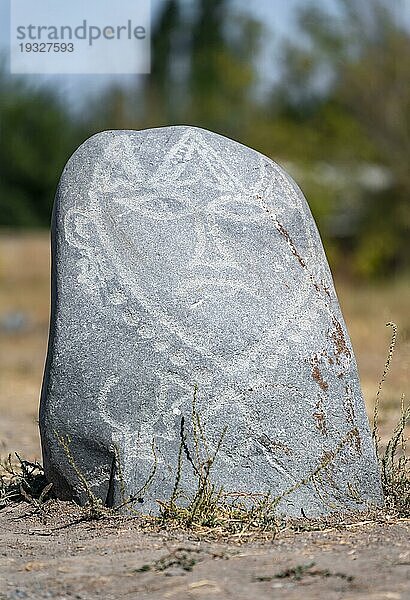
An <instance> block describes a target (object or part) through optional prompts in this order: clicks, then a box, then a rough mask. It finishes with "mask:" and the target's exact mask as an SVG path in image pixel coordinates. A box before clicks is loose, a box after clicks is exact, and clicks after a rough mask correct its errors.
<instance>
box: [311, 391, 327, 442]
mask: <svg viewBox="0 0 410 600" xmlns="http://www.w3.org/2000/svg"><path fill="white" fill-rule="evenodd" d="M315 408H316V410H315V412H314V413H313V418H314V419H315V424H316V427H317V428H318V430H319V431H320V433H321V434H322V435H327V425H326V415H325V412H324V410H323V401H322V399H321V398H319V400H318V402H317V404H316V406H315Z"/></svg>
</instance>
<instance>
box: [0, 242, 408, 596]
mask: <svg viewBox="0 0 410 600" xmlns="http://www.w3.org/2000/svg"><path fill="white" fill-rule="evenodd" d="M336 287H337V291H338V294H339V297H340V301H341V305H342V309H343V312H344V315H345V319H346V322H347V325H348V328H349V331H350V334H351V338H352V342H353V346H354V348H355V352H356V355H357V359H358V363H359V370H360V374H361V381H362V388H363V392H364V395H365V399H366V405H367V409H368V411H369V414H370V413H371V411H372V408H373V402H374V397H375V393H376V390H377V384H378V380H379V377H380V374H381V372H382V370H383V365H384V361H385V355H386V351H387V348H388V345H389V341H390V331H389V330H388V329H387V328H386V327H385V323H386V322H387V321H395V322H396V323H397V324H398V325H399V337H398V343H397V348H396V354H395V358H394V362H393V365H392V369H391V371H390V373H389V376H388V379H387V382H386V385H385V387H384V392H383V398H384V400H383V411H382V415H381V429H382V435H383V438H384V439H387V438H388V436H389V434H390V432H391V428H392V426H393V425H394V422H395V420H396V419H397V416H398V412H397V411H398V406H399V401H400V395H401V393H402V392H406V391H407V390H408V381H409V376H408V371H409V369H408V365H409V357H410V314H409V311H408V307H409V305H410V284H409V282H408V281H403V280H401V281H398V282H394V283H389V284H388V285H385V286H378V287H369V286H366V287H361V286H358V285H352V284H350V285H348V284H346V283H344V282H339V281H337V280H336ZM0 292H1V294H0V415H1V417H0V454H1V455H2V456H5V455H7V454H8V453H9V452H13V451H16V450H17V451H18V452H19V454H21V455H22V456H24V457H25V458H27V459H30V460H33V459H35V458H39V457H40V446H39V437H38V427H37V412H38V397H39V391H40V386H41V377H42V369H43V364H44V357H45V351H46V344H47V328H48V311H49V243H48V236H47V235H43V234H39V235H24V236H14V235H13V236H11V235H9V236H7V235H2V236H0ZM46 510H47V515H46V516H44V515H43V516H41V515H36V514H33V512H34V511H33V508H32V507H30V506H29V505H28V504H21V505H16V506H12V507H9V508H6V509H4V510H2V511H0V600H5V599H7V600H17V599H20V598H22V599H24V598H32V599H37V598H38V599H42V598H58V599H61V600H62V599H66V598H67V599H68V598H78V599H83V600H86V599H88V598H90V599H91V598H92V599H94V598H102V599H104V600H105V599H106V600H110V599H111V598H112V599H114V598H115V599H117V598H136V599H138V600H140V599H141V600H144V599H145V598H147V599H152V600H154V599H159V598H176V599H179V598H218V599H219V598H220V599H225V598H226V599H228V598H229V599H230V598H235V599H242V598H243V599H246V600H247V599H248V598H261V599H264V598H284V599H288V598H289V599H290V598H292V599H293V598H295V599H296V598H301V597H303V598H312V599H313V598H325V599H329V600H332V599H333V598H335V599H336V598H337V599H339V598H343V599H350V598H351V599H357V600H358V599H362V598H363V599H364V598H366V599H367V598H369V599H370V598H371V599H375V600H376V599H377V600H378V599H380V600H381V599H386V600H387V599H390V600H407V599H410V581H409V576H410V544H409V539H410V537H409V529H410V527H409V522H400V523H399V522H397V521H394V520H392V522H391V523H390V522H388V521H387V522H384V523H361V524H359V525H352V526H351V527H350V526H349V527H347V528H345V529H340V530H339V529H337V528H334V527H330V528H327V529H326V530H324V531H319V532H318V531H316V532H300V533H295V532H293V531H290V530H285V531H282V532H280V533H279V535H278V536H277V538H276V539H275V540H274V541H273V543H266V542H265V543H263V544H262V543H257V544H256V543H249V542H248V543H246V544H245V545H242V546H240V547H239V546H238V545H237V544H234V543H229V544H220V543H218V544H216V543H210V542H205V541H202V542H200V543H199V542H196V541H195V540H194V539H193V538H190V537H187V536H186V535H182V534H180V535H179V536H177V535H173V536H169V535H166V534H164V533H161V532H159V533H155V534H154V533H150V532H143V531H141V530H140V529H139V526H138V523H137V522H136V521H135V520H134V521H129V520H128V521H127V520H124V519H117V520H114V521H103V522H91V523H84V522H81V523H77V524H70V523H72V522H73V521H75V520H76V519H77V518H78V514H77V513H78V511H77V512H76V510H77V509H75V508H74V507H72V506H71V505H66V504H61V503H58V502H51V503H50V504H49V505H47V507H46ZM62 525H67V526H66V527H65V526H64V527H63V528H61V527H62ZM162 559H164V560H162ZM156 561H160V562H159V563H158V562H157V563H156ZM190 562H193V563H194V564H193V565H192V570H191V571H186V570H184V568H183V566H184V565H185V566H186V565H187V564H188V565H189V563H190ZM311 563H314V565H312V566H310V567H309V568H308V565H311ZM181 564H182V566H181ZM143 565H149V566H150V568H149V569H148V570H146V571H139V570H138V569H140V568H141V567H142V566H143ZM164 565H165V568H163V567H164ZM161 569H162V570H161ZM289 569H290V572H289V573H288V574H286V571H287V570H289ZM292 569H293V570H294V571H295V572H296V574H297V573H301V577H300V578H298V577H295V575H294V574H292ZM280 574H282V575H286V576H284V577H277V576H278V575H280Z"/></svg>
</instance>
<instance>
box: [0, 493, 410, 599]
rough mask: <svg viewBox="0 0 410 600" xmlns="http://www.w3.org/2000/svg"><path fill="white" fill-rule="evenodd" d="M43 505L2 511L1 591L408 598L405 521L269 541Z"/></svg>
mask: <svg viewBox="0 0 410 600" xmlns="http://www.w3.org/2000/svg"><path fill="white" fill-rule="evenodd" d="M46 511H47V513H48V516H47V517H46V518H44V517H41V518H40V517H39V516H35V515H33V514H32V512H33V511H32V509H30V508H28V507H27V505H24V506H23V505H20V506H14V507H12V508H9V509H5V510H3V511H2V512H1V513H0V528H1V534H0V537H1V551H0V590H1V591H0V598H1V599H2V600H5V599H7V600H17V599H20V598H33V599H42V598H59V599H61V600H62V599H66V598H67V599H69V598H78V599H82V600H87V599H96V598H103V599H104V600H111V599H112V600H117V599H118V598H130V599H134V598H135V599H138V600H145V599H146V600H156V599H159V598H175V599H176V600H179V599H185V598H186V599H196V598H217V599H220V600H225V599H226V600H228V599H229V600H231V599H235V600H242V599H243V600H248V599H249V598H260V599H271V598H283V599H295V600H296V599H299V598H309V599H313V598H318V599H319V598H320V599H322V598H323V599H326V600H333V599H334V600H336V599H340V598H343V599H346V600H348V599H352V600H353V599H354V600H359V599H360V600H361V599H364V598H366V599H374V600H382V599H386V600H388V599H390V600H401V599H402V600H407V599H408V598H410V548H409V532H410V524H409V523H407V524H406V523H397V522H392V523H390V524H386V523H384V524H378V523H369V522H367V523H366V521H364V522H359V523H357V524H353V525H351V526H348V527H347V528H344V529H343V528H342V529H338V528H334V527H333V528H332V527H328V528H326V529H325V530H324V531H313V532H300V533H295V532H293V531H287V530H286V529H285V530H284V531H282V532H280V533H279V534H278V535H277V537H276V539H275V540H274V541H273V542H264V543H260V542H259V543H255V542H254V543H246V544H243V545H238V544H237V543H230V544H226V543H225V544H223V543H215V542H208V541H195V540H194V539H190V538H188V537H187V536H186V535H183V534H179V535H178V534H172V535H169V534H168V535H165V534H163V533H161V532H159V533H149V532H145V531H141V530H140V529H139V526H138V523H137V522H135V520H134V521H132V520H127V519H121V518H118V519H116V520H108V521H97V522H81V523H77V524H73V525H71V526H68V527H67V526H66V527H64V524H67V523H75V522H76V518H77V517H78V511H77V512H76V510H75V509H73V508H72V507H71V506H70V505H65V504H63V503H58V502H51V503H50V504H49V505H48V506H46ZM62 526H63V528H61V527H62Z"/></svg>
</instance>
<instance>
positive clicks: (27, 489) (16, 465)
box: [0, 452, 53, 509]
mask: <svg viewBox="0 0 410 600" xmlns="http://www.w3.org/2000/svg"><path fill="white" fill-rule="evenodd" d="M52 485H53V484H52V483H48V482H47V480H46V478H45V476H44V470H43V467H42V466H41V465H40V463H38V462H34V463H33V462H29V461H28V460H23V459H21V458H20V456H19V455H18V454H17V452H16V453H15V459H13V457H12V455H11V454H9V455H8V457H7V458H5V459H0V509H2V508H5V507H6V506H9V505H10V504H13V503H15V502H22V501H26V502H29V503H30V504H32V505H34V506H35V507H36V508H37V509H41V506H42V504H43V503H44V502H45V500H46V499H48V498H49V497H50V496H51V492H52Z"/></svg>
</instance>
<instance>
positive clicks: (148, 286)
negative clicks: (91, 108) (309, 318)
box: [73, 130, 310, 360]
mask: <svg viewBox="0 0 410 600" xmlns="http://www.w3.org/2000/svg"><path fill="white" fill-rule="evenodd" d="M116 143H118V141H117V142H115V141H114V142H113V143H112V144H111V145H109V146H108V147H107V149H106V151H105V156H104V158H105V161H104V163H103V164H104V167H100V168H98V169H96V171H95V172H94V177H93V182H91V185H90V192H89V200H90V205H89V210H88V212H87V213H86V214H84V213H82V214H77V215H73V217H74V224H73V226H74V229H75V228H76V229H77V232H79V233H80V236H81V231H82V234H83V237H85V238H86V237H87V234H88V235H93V236H98V239H99V241H100V245H101V257H100V261H102V262H103V270H104V271H105V276H104V278H102V277H100V281H99V283H98V282H97V283H98V285H99V287H101V283H102V279H104V282H105V284H106V285H108V287H109V288H110V295H109V301H110V302H111V303H112V304H118V305H123V306H124V308H126V309H127V311H128V313H130V312H131V314H132V306H133V303H135V302H137V303H139V305H142V306H143V307H144V309H145V310H146V311H147V313H148V314H150V315H151V317H152V322H151V324H149V325H148V327H156V328H162V330H163V331H168V332H169V333H170V334H171V335H174V336H175V335H176V336H177V337H179V338H180V339H181V340H182V341H183V343H185V344H188V345H189V344H195V346H196V348H197V349H198V350H199V351H200V352H201V353H202V354H203V355H205V356H206V355H209V354H210V355H212V356H215V357H218V358H220V359H223V358H224V356H232V353H237V354H238V356H237V359H238V360H240V358H241V355H242V354H243V353H245V354H246V355H247V356H249V355H250V354H251V350H252V348H254V347H256V345H258V344H259V345H260V344H261V343H263V340H261V337H260V332H261V331H264V332H265V334H266V336H269V332H270V330H271V329H272V325H273V324H272V322H271V315H270V306H271V305H272V302H273V301H274V300H275V302H276V305H277V303H278V297H280V298H281V299H282V302H283V309H284V314H285V312H286V311H289V310H290V309H292V308H291V307H290V306H289V304H288V303H287V301H286V286H285V285H284V275H286V265H284V264H283V261H281V263H278V264H275V250H276V248H277V244H278V241H279V243H282V242H283V240H278V232H277V230H276V229H275V226H274V223H273V222H272V220H270V219H269V218H268V217H267V215H266V211H265V209H264V205H263V198H262V195H261V194H263V193H264V192H266V190H264V187H265V188H266V186H267V183H266V181H272V179H274V178H273V174H272V172H268V173H267V170H269V169H271V167H270V165H269V163H268V162H267V161H266V159H263V157H261V158H260V159H259V160H258V159H255V158H253V161H252V162H251V164H243V165H237V164H231V163H230V160H229V156H223V157H221V156H219V155H218V153H217V152H216V151H215V149H214V148H212V147H211V146H210V145H209V144H207V142H206V141H205V140H204V139H203V137H202V136H201V134H200V133H199V132H195V131H194V132H193V131H192V130H189V131H188V132H186V133H184V134H183V135H182V136H181V137H180V138H179V139H178V140H177V141H176V143H174V145H172V146H171V148H170V147H169V145H168V146H166V144H165V150H164V149H163V150H162V153H161V152H160V149H158V148H157V149H155V152H153V157H154V156H155V159H153V162H152V163H151V162H149V160H146V162H145V163H144V164H141V163H139V162H138V157H137V156H136V154H135V145H133V144H132V143H131V142H130V141H129V142H128V145H127V151H126V152H125V153H124V140H121V142H120V143H121V162H119V160H118V152H117V149H116ZM145 156H146V154H145ZM148 156H149V155H148ZM158 156H163V159H162V160H158V158H157V157H158ZM99 164H101V163H99ZM248 175H249V177H248V178H249V180H250V181H252V182H253V184H252V185H251V186H250V185H247V183H246V179H247V176H248ZM94 182H95V183H94ZM74 212H76V211H74ZM258 237H263V238H264V239H265V240H266V253H265V255H262V256H261V254H260V250H259V245H255V243H254V240H255V238H256V239H257V238H258ZM74 243H75V242H74ZM76 245H77V246H79V244H78V243H76ZM80 245H81V244H80ZM84 247H85V248H86V242H85V244H84ZM94 248H95V244H94ZM256 248H257V250H256ZM94 252H95V250H94ZM88 258H89V260H90V261H91V262H92V261H97V262H98V260H99V259H98V256H97V257H96V256H93V255H90V254H89V256H88ZM255 265H257V268H256V267H255ZM272 266H273V270H274V272H275V274H276V277H274V278H271V281H272V285H271V288H270V289H269V290H266V285H264V288H263V291H262V288H261V285H260V276H259V277H258V276H257V275H255V273H259V274H260V272H261V270H263V269H264V268H266V271H267V272H270V273H272ZM110 282H111V285H110ZM112 282H116V283H114V285H112ZM279 291H280V294H279ZM308 293H310V292H309V285H306V288H305V290H303V289H301V300H302V301H304V298H305V296H306V294H308ZM255 303H256V304H258V305H259V307H260V310H258V311H255V312H256V313H257V314H258V315H259V320H258V321H257V322H255V320H253V319H252V318H250V315H249V314H248V313H249V311H248V310H247V309H246V308H243V307H247V306H249V304H255ZM293 308H294V309H295V310H296V311H297V306H296V307H295V306H293ZM143 326H144V327H146V326H147V324H146V323H145V324H143ZM275 326H276V330H277V329H278V325H277V323H276V324H275ZM227 329H230V335H227ZM221 330H223V331H224V334H223V339H224V344H223V348H221V347H219V339H220V337H221V336H220V331H221Z"/></svg>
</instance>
